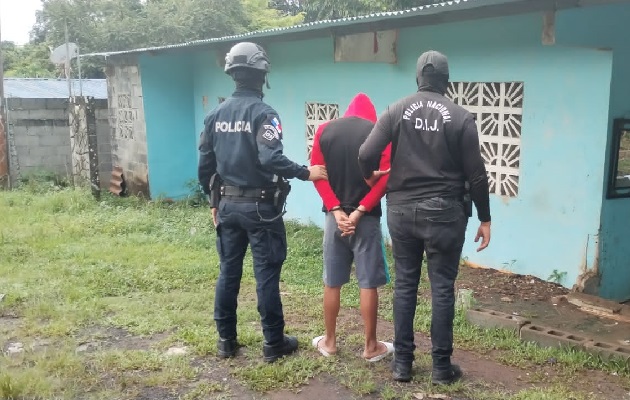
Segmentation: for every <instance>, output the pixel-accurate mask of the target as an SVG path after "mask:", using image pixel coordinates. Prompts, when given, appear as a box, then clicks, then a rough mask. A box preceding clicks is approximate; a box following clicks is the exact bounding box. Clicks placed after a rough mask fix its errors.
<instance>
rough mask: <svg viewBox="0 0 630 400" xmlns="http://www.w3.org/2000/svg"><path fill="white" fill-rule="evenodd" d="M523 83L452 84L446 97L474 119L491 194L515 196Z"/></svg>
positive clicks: (518, 165)
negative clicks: (469, 113) (465, 110)
mask: <svg viewBox="0 0 630 400" xmlns="http://www.w3.org/2000/svg"><path fill="white" fill-rule="evenodd" d="M523 95H524V84H523V82H451V83H450V85H449V88H448V92H447V97H449V98H450V99H451V100H452V101H453V102H455V103H456V104H459V105H460V106H462V107H464V108H465V109H467V110H468V111H470V112H471V113H472V114H473V115H474V116H475V117H476V120H477V127H478V129H479V142H480V145H481V155H482V156H483V158H484V160H485V162H486V169H487V170H488V178H489V181H490V193H494V194H498V195H500V196H508V197H516V196H517V195H518V186H519V168H520V158H521V122H522V119H523Z"/></svg>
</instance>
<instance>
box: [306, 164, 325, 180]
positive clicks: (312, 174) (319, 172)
mask: <svg viewBox="0 0 630 400" xmlns="http://www.w3.org/2000/svg"><path fill="white" fill-rule="evenodd" d="M308 172H309V175H308V180H309V181H319V180H322V179H324V180H328V171H326V167H325V166H323V165H311V166H310V167H308Z"/></svg>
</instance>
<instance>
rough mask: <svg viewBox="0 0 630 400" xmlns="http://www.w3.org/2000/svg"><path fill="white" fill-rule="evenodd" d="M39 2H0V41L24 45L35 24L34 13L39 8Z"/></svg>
mask: <svg viewBox="0 0 630 400" xmlns="http://www.w3.org/2000/svg"><path fill="white" fill-rule="evenodd" d="M41 5H42V2H41V0H0V17H1V18H0V19H1V20H2V22H1V23H2V40H8V41H12V42H16V43H18V44H25V43H27V42H28V39H29V37H28V35H29V33H30V31H31V28H33V24H35V11H37V10H38V9H40V8H41Z"/></svg>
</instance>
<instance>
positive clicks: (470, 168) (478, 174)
mask: <svg viewBox="0 0 630 400" xmlns="http://www.w3.org/2000/svg"><path fill="white" fill-rule="evenodd" d="M460 150H461V154H462V165H463V167H464V174H465V175H466V179H467V180H468V183H469V184H470V197H471V199H472V201H473V203H475V207H476V208H477V217H479V221H481V224H480V225H479V229H477V235H476V236H475V242H478V241H479V239H481V244H480V245H479V247H478V248H477V251H481V250H483V249H485V248H486V247H488V245H489V244H490V193H489V184H488V174H487V173H486V165H485V164H484V162H483V158H482V157H481V150H480V148H479V135H478V133H477V125H476V124H475V121H474V119H473V118H472V117H469V118H468V119H467V120H466V121H465V122H464V132H463V134H462V142H461V149H460Z"/></svg>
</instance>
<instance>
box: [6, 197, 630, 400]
mask: <svg viewBox="0 0 630 400" xmlns="http://www.w3.org/2000/svg"><path fill="white" fill-rule="evenodd" d="M287 236H288V243H289V251H288V259H287V261H286V263H285V267H284V270H283V274H282V287H281V291H282V293H283V304H284V308H285V315H286V320H287V328H288V333H290V334H295V335H297V336H298V337H299V340H300V346H301V351H300V352H299V353H298V355H297V356H295V357H290V358H287V359H285V360H282V361H279V362H277V363H275V364H272V365H267V364H265V363H263V362H262V356H261V352H262V335H261V329H260V324H259V317H258V313H257V311H256V293H255V281H254V277H253V272H252V269H251V258H249V256H248V257H247V258H246V261H245V262H246V266H248V267H246V268H245V273H244V276H243V281H242V287H241V293H240V297H239V315H238V318H239V325H238V330H239V341H240V342H241V343H242V344H244V345H245V346H246V347H245V348H244V350H243V354H242V355H240V356H239V357H237V358H236V359H233V360H227V361H223V360H219V359H218V358H216V357H215V343H216V339H217V334H216V330H215V327H214V322H213V321H212V312H211V311H212V307H213V296H214V289H213V285H214V282H215V279H216V277H217V271H218V264H219V260H218V257H217V253H216V250H215V247H214V230H213V229H212V228H211V219H210V214H209V210H208V209H206V208H204V207H201V208H196V207H191V206H188V205H186V204H162V203H152V202H145V201H142V200H139V199H136V198H130V199H119V198H115V197H111V196H109V195H107V196H104V198H103V199H102V201H100V202H96V201H95V200H94V199H93V198H92V197H91V196H90V194H89V193H88V192H87V191H82V190H73V189H58V188H43V187H42V186H31V187H27V188H25V189H22V190H18V191H12V192H0V298H1V297H2V296H1V294H4V295H5V296H4V298H2V299H1V300H0V346H2V349H3V350H4V352H3V354H2V355H0V399H186V400H193V399H221V398H265V397H266V396H269V397H270V398H274V397H273V396H274V395H277V394H278V393H285V395H286V393H289V394H290V395H291V393H294V395H295V397H297V398H300V394H299V393H302V391H306V388H308V387H310V386H312V385H313V386H318V387H319V388H320V389H318V390H321V393H322V396H328V397H331V396H334V395H332V394H331V393H337V394H338V398H351V397H361V396H365V397H370V398H384V399H394V398H403V399H411V398H414V394H417V393H427V394H428V393H445V391H446V392H448V393H447V394H449V395H450V396H453V398H461V399H506V398H513V399H552V400H555V399H562V400H566V399H568V398H575V399H590V398H597V397H593V396H594V395H591V394H589V390H588V388H585V387H584V386H585V385H584V384H581V385H580V384H576V382H581V381H583V377H584V376H586V375H589V373H588V371H591V370H601V371H604V372H605V373H606V376H610V375H611V374H613V375H615V376H614V379H616V381H615V382H616V383H618V384H619V385H621V386H622V387H625V390H626V391H628V386H630V378H629V376H630V371H629V367H628V365H627V364H625V363H623V362H603V361H601V360H599V359H597V358H594V357H592V356H590V355H588V354H586V353H581V352H577V351H565V350H555V349H554V350H550V349H539V348H537V347H535V346H533V345H529V344H524V343H521V342H520V341H519V340H518V339H517V338H516V336H515V335H514V334H513V333H509V332H506V331H500V330H496V331H483V330H481V329H478V328H475V327H472V326H470V325H468V324H467V323H466V322H465V321H464V319H463V317H462V314H461V313H459V314H458V316H457V320H456V328H455V331H456V332H455V336H456V346H457V347H458V348H460V349H467V350H468V351H472V352H475V354H479V355H480V357H483V358H486V359H490V360H491V362H494V363H496V364H497V366H498V367H499V369H500V368H501V367H502V366H505V367H506V368H508V367H509V368H512V369H518V370H522V371H523V376H528V378H527V379H525V381H524V382H523V383H522V384H521V385H520V386H519V385H514V386H513V387H511V388H506V387H504V386H501V385H498V384H497V383H496V382H493V381H492V380H489V381H485V382H484V381H479V380H475V379H471V380H466V381H464V382H462V383H459V384H457V385H455V386H453V387H452V388H449V389H437V388H433V387H431V386H430V385H429V376H428V374H418V375H417V377H416V379H415V380H414V382H412V383H411V384H408V385H399V384H396V383H394V382H393V381H392V380H391V379H390V373H389V369H388V362H382V363H377V365H366V363H365V362H363V361H362V360H361V358H360V354H361V349H362V335H361V325H360V318H359V317H358V314H357V311H356V309H357V308H358V289H357V286H356V282H354V281H353V282H352V283H351V284H350V285H349V286H348V287H347V288H345V289H344V290H343V291H342V299H343V300H342V303H343V304H342V306H343V307H344V312H343V313H342V317H341V319H340V328H339V334H340V344H339V346H340V351H341V352H340V354H339V355H338V356H337V357H334V358H331V359H324V358H322V357H319V356H318V355H319V353H317V352H316V351H315V350H313V349H311V348H310V340H311V338H312V337H314V336H316V335H319V334H321V333H322V332H323V321H322V315H321V296H322V282H321V263H322V257H321V242H322V233H321V231H320V230H319V229H318V228H316V227H312V226H301V225H298V224H296V223H287ZM390 259H391V257H390ZM391 295H392V285H391V284H390V285H388V286H386V287H384V288H383V289H382V290H381V307H380V317H381V319H382V321H383V324H382V325H383V327H382V328H380V329H382V330H383V332H382V337H381V338H382V339H383V340H391V339H392V331H391V323H390V321H391V297H392V296H391ZM429 315H430V304H428V303H427V302H426V301H420V303H419V305H418V315H417V320H416V326H417V330H418V331H419V332H424V333H425V334H426V333H427V332H428V330H429V329H428V325H429V318H428V316H429ZM20 345H21V349H22V351H18V352H9V347H13V348H15V347H16V346H17V347H20ZM173 349H175V350H173ZM177 350H183V351H184V354H172V353H173V352H176V351H177ZM551 359H553V360H554V362H553V365H551V366H549V365H550V363H549V360H551ZM417 360H418V368H419V369H420V370H425V371H426V370H427V369H428V368H429V367H430V359H429V358H428V357H427V356H426V354H425V352H422V351H418V357H417ZM550 368H551V369H550ZM536 371H541V372H540V373H537V372H536ZM545 371H546V372H547V374H545ZM529 372H531V375H529ZM548 372H551V373H548ZM526 373H527V374H528V375H526ZM582 383H583V382H582ZM306 385H308V386H306ZM440 390H441V392H440ZM284 398H286V397H284ZM333 398H334V397H333Z"/></svg>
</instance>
